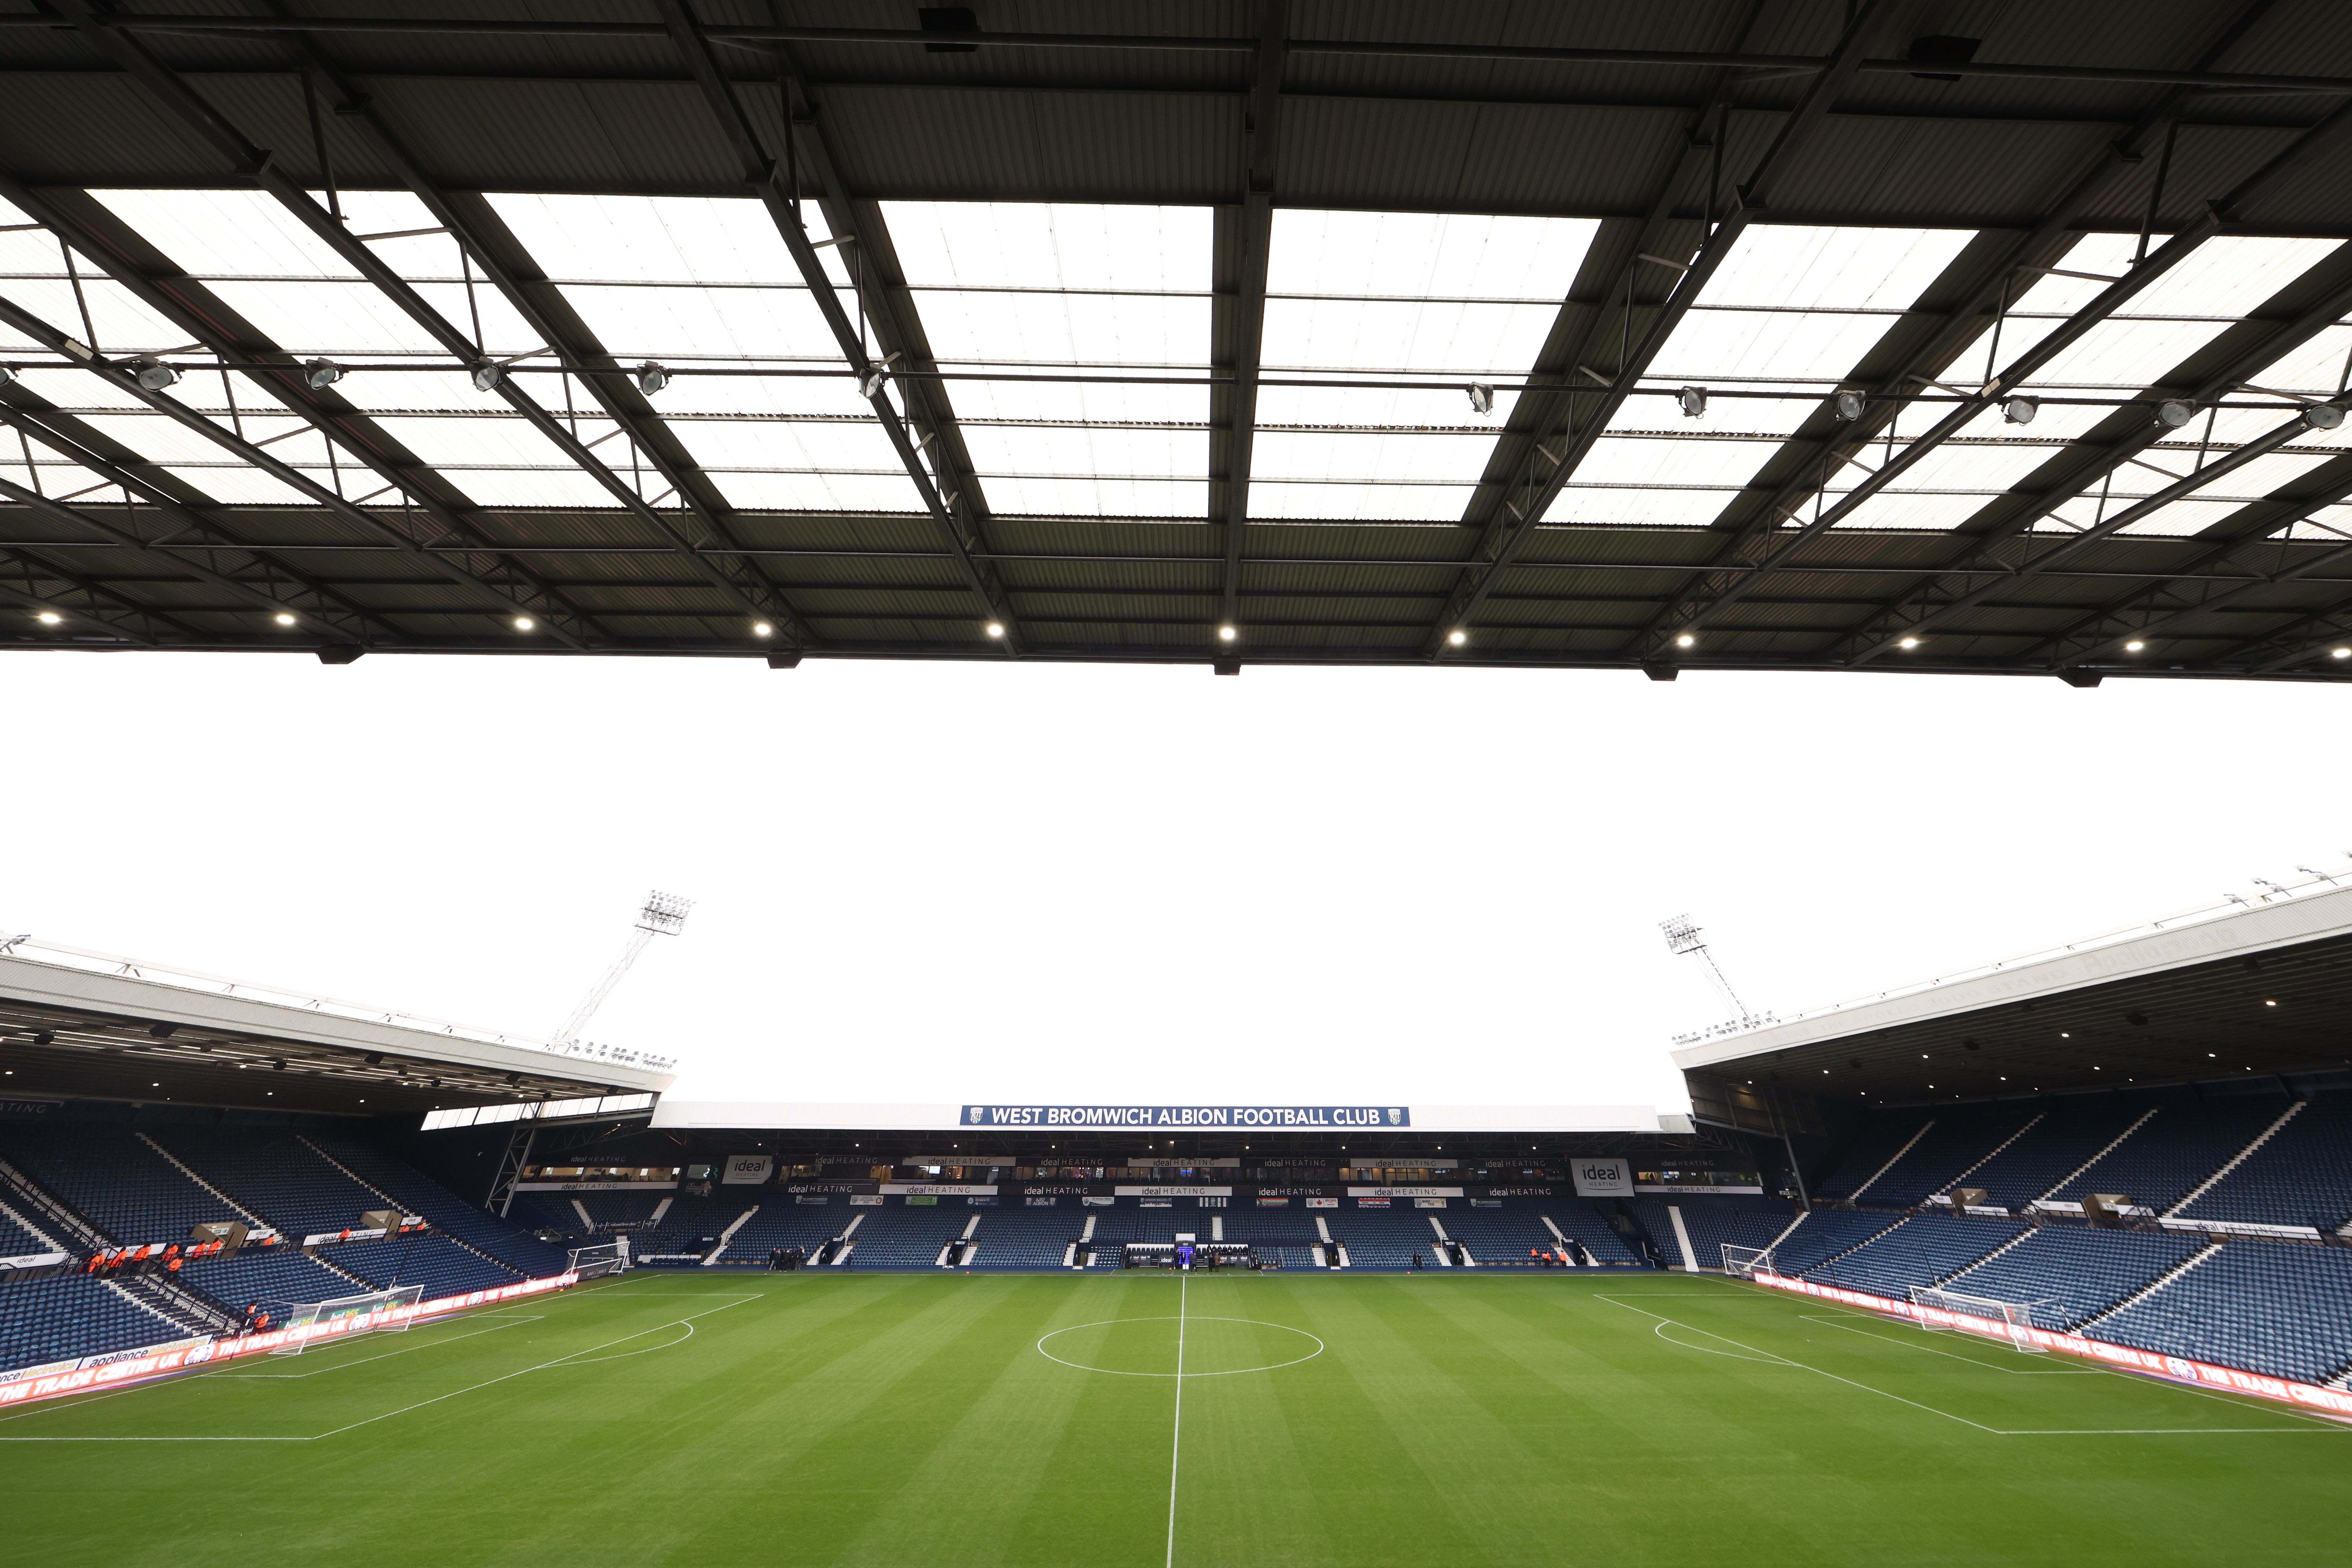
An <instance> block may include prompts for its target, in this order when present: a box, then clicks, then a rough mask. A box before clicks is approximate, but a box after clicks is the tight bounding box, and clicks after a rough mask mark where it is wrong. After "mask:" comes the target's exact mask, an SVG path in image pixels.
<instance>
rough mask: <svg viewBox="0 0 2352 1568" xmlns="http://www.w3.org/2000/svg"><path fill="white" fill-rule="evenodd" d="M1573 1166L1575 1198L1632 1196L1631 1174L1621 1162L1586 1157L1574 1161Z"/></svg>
mask: <svg viewBox="0 0 2352 1568" xmlns="http://www.w3.org/2000/svg"><path fill="white" fill-rule="evenodd" d="M1575 1166H1576V1196H1577V1197H1633V1172H1632V1171H1630V1170H1628V1169H1626V1168H1625V1162H1624V1161H1623V1160H1602V1159H1593V1158H1590V1157H1587V1158H1585V1159H1580V1160H1578V1161H1576V1162H1575Z"/></svg>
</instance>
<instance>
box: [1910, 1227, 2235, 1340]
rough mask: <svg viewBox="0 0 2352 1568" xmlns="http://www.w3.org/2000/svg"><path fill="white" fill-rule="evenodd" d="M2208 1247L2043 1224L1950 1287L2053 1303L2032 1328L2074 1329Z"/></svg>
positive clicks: (2162, 1234) (2159, 1236)
mask: <svg viewBox="0 0 2352 1568" xmlns="http://www.w3.org/2000/svg"><path fill="white" fill-rule="evenodd" d="M2204 1246H2205V1241H2204V1239H2203V1238H2201V1237H2198V1238H2190V1237H2186V1236H2178V1235H2174V1234H2172V1233H2171V1232H2168V1231H2159V1230H2094V1229H2092V1228H2089V1227H2088V1226H2084V1225H2044V1226H2041V1227H2039V1228H2036V1229H2035V1230H2034V1231H2033V1232H2032V1234H2031V1235H2029V1236H2027V1237H2026V1239H2024V1240H2022V1241H2021V1242H2019V1243H2018V1244H2017V1245H2016V1246H2014V1247H2012V1248H2011V1249H2009V1250H2008V1251H2006V1252H2003V1253H2002V1254H2001V1255H2000V1257H1998V1258H1993V1259H1990V1260H1987V1261H1985V1262H1982V1263H1979V1264H1978V1265H1977V1266H1976V1267H1974V1268H1972V1269H1970V1270H1968V1271H1967V1272H1965V1273H1963V1274H1961V1275H1959V1276H1958V1278H1956V1279H1952V1280H1948V1281H1945V1287H1946V1288H1947V1289H1948V1290H1953V1291H1963V1292H1965V1293H1967V1294H1969V1295H1972V1296H1986V1297H1990V1299H1992V1300H1994V1301H2047V1302H2049V1303H2050V1304H2049V1305H2048V1306H2047V1307H2046V1308H2044V1309H2043V1310H2042V1311H2040V1312H2036V1313H2035V1314H2034V1316H2033V1326H2034V1327H2036V1328H2044V1329H2071V1328H2074V1327H2075V1326H2077V1325H2078V1324H2080V1323H2082V1322H2085V1321H2086V1320H2088V1319H2090V1318H2094V1317H2096V1316H2097V1315H2098V1314H2099V1313H2101V1312H2105V1311H2107V1310H2108V1309H2109V1308H2111V1307H2113V1306H2114V1305H2115V1304H2116V1302H2118V1301H2122V1300H2124V1299H2125V1298H2126V1297H2127V1296H2129V1295H2130V1294H2132V1292H2134V1291H2140V1290H2145V1289H2146V1288H2147V1286H2148V1284H2149V1283H2150V1282H2152V1281H2155V1280H2158V1279H2159V1278H2161V1277H2162V1276H2163V1275H2164V1274H2165V1273H2167V1272H2168V1271H2169V1270H2173V1269H2177V1268H2179V1266H2180V1265H2181V1264H2183V1263H2185V1262H2187V1261H2188V1260H2189V1259H2190V1258H2192V1257H2194V1256H2196V1255H2197V1253H2198V1252H2200V1250H2202V1249H2203V1248H2204Z"/></svg>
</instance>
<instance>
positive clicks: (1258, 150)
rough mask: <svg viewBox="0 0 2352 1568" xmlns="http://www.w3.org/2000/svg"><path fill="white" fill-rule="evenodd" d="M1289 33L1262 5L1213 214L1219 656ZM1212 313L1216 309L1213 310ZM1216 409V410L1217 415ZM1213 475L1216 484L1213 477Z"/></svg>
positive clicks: (1236, 622) (1248, 446)
mask: <svg viewBox="0 0 2352 1568" xmlns="http://www.w3.org/2000/svg"><path fill="white" fill-rule="evenodd" d="M1289 28H1290V4H1289V0H1262V3H1261V5H1259V7H1258V37H1257V52H1256V54H1255V56H1254V57H1252V60H1251V72H1250V89H1249V98H1248V99H1247V107H1246V110H1245V112H1244V118H1243V121H1242V199H1241V204H1240V206H1239V208H1238V209H1235V208H1233V207H1230V206H1220V207H1219V208H1218V209H1217V216H1218V219H1219V220H1220V226H1223V221H1224V219H1225V215H1226V214H1228V213H1234V214H1235V215H1236V217H1237V219H1238V222H1237V224H1236V225H1235V229H1236V232H1235V233H1234V236H1233V239H1234V246H1233V248H1234V253H1235V254H1234V291H1233V293H1232V295H1231V296H1229V297H1228V296H1225V295H1222V294H1221V295H1219V297H1218V298H1217V299H1216V301H1215V302H1214V304H1213V306H1212V310H1213V312H1214V313H1215V314H1217V315H1222V316H1223V317H1224V318H1225V319H1224V321H1223V322H1222V323H1214V324H1213V326H1212V329H1211V335H1212V337H1218V336H1221V335H1222V334H1220V333H1219V332H1218V331H1217V330H1216V327H1217V326H1219V325H1222V326H1223V328H1224V330H1225V332H1227V333H1230V334H1231V336H1230V339H1229V340H1230V341H1231V343H1232V345H1233V358H1232V384H1231V385H1230V386H1229V387H1225V388H1223V389H1220V390H1219V391H1215V392H1211V393H1210V394H1209V397H1210V413H1209V427H1210V429H1209V447H1210V451H1209V484H1210V489H1211V493H1212V494H1213V495H1215V494H1216V492H1217V491H1218V489H1219V488H1220V486H1222V489H1223V495H1222V497H1220V498H1221V499H1222V501H1223V505H1222V507H1219V508H1218V510H1217V521H1218V524H1219V525H1220V527H1221V528H1223V538H1224V557H1225V561H1224V574H1223V582H1224V589H1223V595H1222V597H1221V601H1220V603H1219V605H1218V617H1219V619H1218V623H1217V630H1216V632H1215V633H1214V636H1215V638H1216V645H1217V648H1218V650H1219V652H1220V653H1234V652H1237V651H1238V649H1237V643H1238V639H1239V637H1240V635H1241V633H1242V625H1241V611H1242V557H1243V553H1244V551H1243V547H1244V544H1245V542H1246V540H1247V538H1248V534H1249V507H1250V468H1251V465H1252V464H1253V462H1254V461H1255V456H1256V450H1257V390H1258V365H1259V362H1260V355H1261V352H1262V350H1263V348H1264V345H1265V275H1266V265H1267V263H1268V262H1269V260H1271V259H1272V256H1273V251H1274V190H1275V175H1276V170H1277V168H1278V167H1279V165H1280V162H1281V154H1282V73H1283V66H1284V62H1285V60H1286V57H1287V55H1286V45H1285V43H1284V36H1285V35H1286V33H1287V32H1288V31H1289ZM1218 248H1220V249H1223V246H1220V247H1218ZM1228 299H1230V303H1228ZM1219 306H1222V307H1224V308H1223V309H1222V310H1219V309H1217V307H1219ZM1221 402H1222V403H1223V405H1224V406H1223V408H1222V409H1220V408H1219V407H1217V404H1219V403H1221ZM1221 415H1222V417H1220V416H1221ZM1221 436H1222V437H1223V439H1222V441H1221V440H1220V437H1221ZM1220 445H1223V448H1224V450H1223V452H1222V453H1220V452H1218V451H1217V447H1218V446H1220ZM1220 457H1222V458H1223V463H1220V462H1219V461H1218V459H1219V458H1220ZM1221 471H1222V472H1223V475H1224V478H1223V480H1222V481H1220V480H1219V479H1218V477H1217V476H1218V474H1219V473H1220V472H1221ZM1228 630H1230V631H1232V632H1234V639H1233V640H1231V641H1229V640H1228V639H1227V638H1226V636H1225V632H1227V631H1228ZM1240 669H1241V664H1240V662H1239V660H1238V659H1235V658H1233V657H1225V658H1221V659H1220V660H1218V662H1217V670H1218V673H1219V674H1238V673H1239V672H1240Z"/></svg>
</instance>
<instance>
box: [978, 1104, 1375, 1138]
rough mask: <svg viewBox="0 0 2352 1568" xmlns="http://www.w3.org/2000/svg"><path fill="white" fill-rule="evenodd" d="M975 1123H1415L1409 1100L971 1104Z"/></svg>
mask: <svg viewBox="0 0 2352 1568" xmlns="http://www.w3.org/2000/svg"><path fill="white" fill-rule="evenodd" d="M963 1120H964V1125H966V1126H970V1127H1245V1128H1250V1129H1253V1130H1255V1131H1260V1132H1298V1133H1319V1132H1334V1131H1344V1130H1347V1129H1349V1128H1363V1127H1410V1126H1412V1108H1411V1107H1410V1106H1404V1105H971V1104H967V1105H965V1106H964V1108H963Z"/></svg>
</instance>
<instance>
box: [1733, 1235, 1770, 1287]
mask: <svg viewBox="0 0 2352 1568" xmlns="http://www.w3.org/2000/svg"><path fill="white" fill-rule="evenodd" d="M1723 1271H1724V1272H1725V1273H1727V1274H1729V1275H1732V1276H1734V1277H1736V1278H1738V1279H1742V1280H1752V1279H1754V1278H1755V1277H1756V1276H1757V1275H1759V1274H1778V1273H1779V1272H1780V1270H1779V1269H1777V1268H1775V1267H1774V1266H1773V1263H1772V1249H1770V1248H1769V1247H1734V1246H1733V1245H1732V1244H1731V1243H1730V1242H1728V1241H1727V1242H1725V1243H1724V1244H1723Z"/></svg>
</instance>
